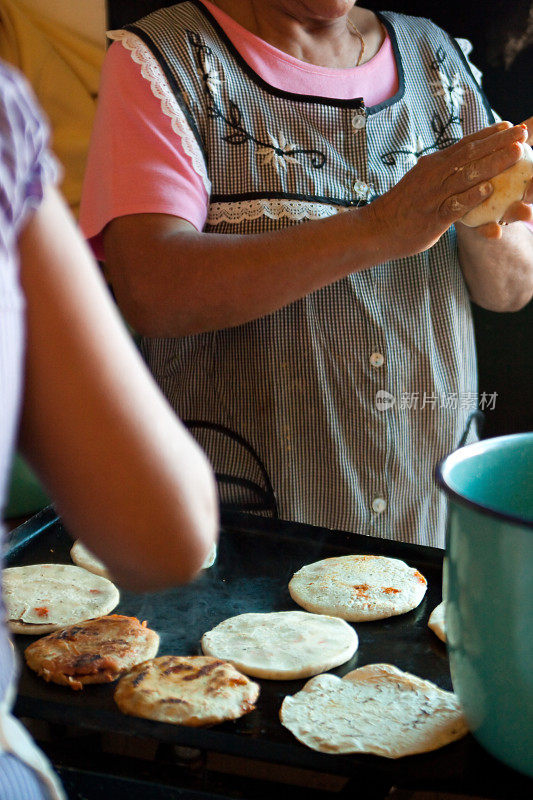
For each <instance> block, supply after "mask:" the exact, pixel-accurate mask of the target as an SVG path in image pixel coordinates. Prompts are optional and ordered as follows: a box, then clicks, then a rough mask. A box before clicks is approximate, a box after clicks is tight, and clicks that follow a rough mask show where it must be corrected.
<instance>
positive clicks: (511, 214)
mask: <svg viewBox="0 0 533 800" xmlns="http://www.w3.org/2000/svg"><path fill="white" fill-rule="evenodd" d="M523 124H524V125H526V126H527V133H528V138H527V140H526V141H527V143H528V144H529V145H533V117H529V119H526V120H525V122H524V123H523ZM532 203H533V180H531V181H530V182H529V186H528V188H527V189H526V191H525V193H524V197H523V198H522V200H521V201H519V202H517V203H513V204H512V205H511V206H509V208H508V209H507V211H506V213H505V215H504V217H503V219H502V221H501V223H500V224H498V223H497V222H489V223H488V224H487V225H481V226H480V227H479V228H477V232H478V233H480V234H481V235H482V236H484V237H485V238H486V239H501V237H502V225H509V224H510V223H511V222H532V221H533V208H532V206H531V204H532Z"/></svg>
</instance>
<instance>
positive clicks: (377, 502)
mask: <svg viewBox="0 0 533 800" xmlns="http://www.w3.org/2000/svg"><path fill="white" fill-rule="evenodd" d="M386 508H387V501H386V500H384V499H383V498H382V497H374V499H373V500H372V511H375V512H376V514H381V513H382V512H383V511H385V509H386Z"/></svg>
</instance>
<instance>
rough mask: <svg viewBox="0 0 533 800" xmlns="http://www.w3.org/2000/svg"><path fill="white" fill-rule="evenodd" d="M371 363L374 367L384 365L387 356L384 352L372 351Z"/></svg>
mask: <svg viewBox="0 0 533 800" xmlns="http://www.w3.org/2000/svg"><path fill="white" fill-rule="evenodd" d="M370 363H371V364H372V366H373V367H382V366H383V364H384V363H385V356H384V355H383V353H372V355H371V356H370Z"/></svg>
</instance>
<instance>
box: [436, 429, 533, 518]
mask: <svg viewBox="0 0 533 800" xmlns="http://www.w3.org/2000/svg"><path fill="white" fill-rule="evenodd" d="M517 439H526V441H531V442H532V444H533V432H528V433H511V434H508V435H506V436H495V437H492V438H490V439H480V440H479V441H477V442H472V443H471V444H467V445H464V446H463V447H459V448H457V449H456V450H452V451H451V452H450V453H448V455H446V456H444V458H441V459H440V461H439V462H438V463H437V466H436V467H435V480H436V482H437V485H438V486H439V487H440V489H442V491H443V492H444V493H445V494H446V495H447V496H448V497H449V498H451V499H452V500H454V502H456V503H457V504H458V505H461V506H464V507H466V508H470V509H473V510H475V511H478V512H480V513H481V514H484V515H485V516H488V517H492V518H496V519H501V520H504V521H505V522H511V523H513V524H514V525H517V526H520V527H521V528H531V529H532V530H533V517H531V518H529V519H525V518H524V517H521V516H519V515H517V514H509V513H507V512H505V511H500V510H499V509H497V508H494V507H492V506H490V505H488V504H486V503H479V502H477V501H475V500H469V498H468V497H465V496H464V495H462V494H460V493H459V492H457V491H456V490H455V489H452V487H451V486H450V485H449V483H448V482H447V481H446V478H445V477H444V473H443V470H444V468H445V465H446V462H448V461H449V460H453V459H454V458H459V457H460V454H462V453H463V451H465V450H477V449H480V446H483V445H489V446H491V447H495V446H497V445H498V444H500V443H504V442H507V441H509V440H512V441H516V440H517Z"/></svg>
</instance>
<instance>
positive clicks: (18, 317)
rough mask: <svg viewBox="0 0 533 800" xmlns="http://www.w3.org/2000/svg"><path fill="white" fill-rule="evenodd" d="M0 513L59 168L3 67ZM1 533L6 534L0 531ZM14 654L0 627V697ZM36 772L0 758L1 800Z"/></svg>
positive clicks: (35, 796) (38, 799)
mask: <svg viewBox="0 0 533 800" xmlns="http://www.w3.org/2000/svg"><path fill="white" fill-rule="evenodd" d="M0 87H1V90H0V507H1V508H3V507H4V504H5V500H6V487H7V480H8V476H9V469H10V465H11V461H12V458H13V449H14V444H15V437H16V430H17V423H18V417H19V408H20V403H21V397H22V377H23V366H24V326H25V321H24V297H23V295H22V290H21V287H20V282H19V260H18V252H17V239H18V236H19V233H20V231H21V230H22V228H23V226H24V224H25V222H26V221H27V220H28V216H29V215H30V214H31V212H32V210H33V209H34V208H36V207H37V206H38V205H39V203H40V202H41V200H42V198H43V189H44V186H45V184H46V183H47V182H50V181H52V180H55V174H56V167H55V162H54V160H53V158H52V156H51V155H50V154H49V152H48V150H47V144H48V127H47V125H46V123H45V121H44V120H43V118H42V116H41V114H40V112H39V110H38V107H37V104H36V102H35V100H34V98H33V95H32V93H31V90H30V89H29V87H28V85H27V84H26V82H25V80H24V79H23V78H22V77H21V76H20V75H19V74H18V73H16V72H15V71H14V70H12V69H11V68H10V67H8V66H7V65H5V64H3V63H0ZM0 534H3V531H1V530H0ZM12 653H13V648H12V646H11V644H10V642H9V634H8V632H7V630H6V627H5V623H4V622H3V614H2V622H1V623H0V698H3V697H4V695H5V693H6V689H7V687H8V685H9V683H10V681H11V680H12V677H13V655H12ZM43 797H44V792H43V789H42V787H41V784H40V783H39V782H38V780H37V778H36V776H35V775H34V773H33V772H32V771H31V770H30V769H28V768H27V767H26V766H25V765H23V764H22V763H21V762H20V761H19V760H18V759H17V758H15V757H14V756H12V755H8V754H0V798H6V799H7V798H9V800H42V798H43Z"/></svg>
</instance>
